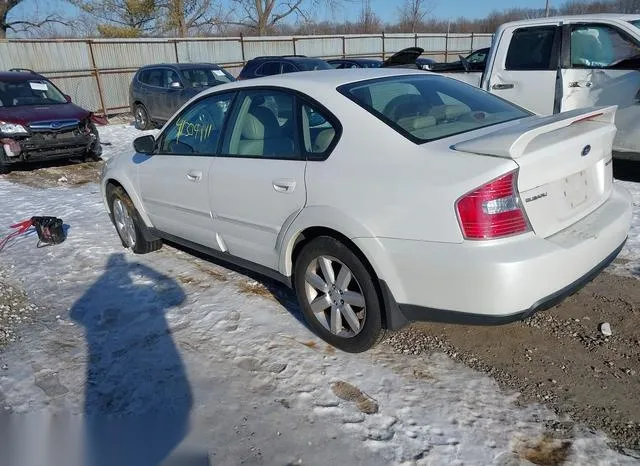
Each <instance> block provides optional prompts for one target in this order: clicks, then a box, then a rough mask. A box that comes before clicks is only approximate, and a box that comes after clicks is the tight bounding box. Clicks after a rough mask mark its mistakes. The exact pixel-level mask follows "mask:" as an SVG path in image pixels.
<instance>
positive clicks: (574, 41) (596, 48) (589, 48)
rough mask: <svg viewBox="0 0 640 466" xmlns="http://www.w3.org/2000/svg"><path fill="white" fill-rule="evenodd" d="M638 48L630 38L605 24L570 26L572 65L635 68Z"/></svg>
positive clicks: (574, 66)
mask: <svg viewBox="0 0 640 466" xmlns="http://www.w3.org/2000/svg"><path fill="white" fill-rule="evenodd" d="M639 53H640V47H639V46H638V44H637V43H636V42H635V41H634V40H633V39H632V38H631V37H628V36H626V35H624V34H622V33H621V32H620V31H618V30H616V29H614V28H613V27H611V26H607V25H604V24H594V25H586V24H585V25H579V26H574V27H573V28H572V29H571V66H572V67H573V68H628V69H637V68H638V61H639V60H638V58H639V57H638V54H639Z"/></svg>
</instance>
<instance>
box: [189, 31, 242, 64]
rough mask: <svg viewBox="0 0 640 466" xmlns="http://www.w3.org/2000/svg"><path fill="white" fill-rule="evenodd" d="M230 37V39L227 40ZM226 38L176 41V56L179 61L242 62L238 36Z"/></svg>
mask: <svg viewBox="0 0 640 466" xmlns="http://www.w3.org/2000/svg"><path fill="white" fill-rule="evenodd" d="M229 39H232V40H229ZM229 39H227V40H206V41H204V40H197V41H181V42H178V58H179V60H180V62H181V63H195V62H211V63H239V62H242V48H241V47H240V38H239V37H238V38H237V39H235V38H229Z"/></svg>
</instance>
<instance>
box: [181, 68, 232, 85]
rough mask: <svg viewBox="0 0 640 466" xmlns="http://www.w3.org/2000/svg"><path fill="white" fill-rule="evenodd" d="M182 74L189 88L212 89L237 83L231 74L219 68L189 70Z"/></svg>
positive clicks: (183, 71)
mask: <svg viewBox="0 0 640 466" xmlns="http://www.w3.org/2000/svg"><path fill="white" fill-rule="evenodd" d="M181 73H182V77H183V78H184V80H185V84H186V85H187V87H212V86H217V85H218V84H224V83H229V82H231V81H235V79H234V77H233V76H231V74H229V73H228V72H227V71H225V70H222V69H218V68H188V69H185V70H182V72H181Z"/></svg>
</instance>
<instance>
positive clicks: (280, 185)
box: [273, 180, 296, 193]
mask: <svg viewBox="0 0 640 466" xmlns="http://www.w3.org/2000/svg"><path fill="white" fill-rule="evenodd" d="M273 189H275V190H276V191H277V192H279V193H291V192H293V191H294V190H295V189H296V182H295V181H293V180H274V181H273Z"/></svg>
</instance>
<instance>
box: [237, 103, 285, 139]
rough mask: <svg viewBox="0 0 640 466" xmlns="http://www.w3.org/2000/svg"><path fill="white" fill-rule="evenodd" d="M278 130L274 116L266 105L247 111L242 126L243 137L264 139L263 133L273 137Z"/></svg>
mask: <svg viewBox="0 0 640 466" xmlns="http://www.w3.org/2000/svg"><path fill="white" fill-rule="evenodd" d="M279 131H280V125H279V124H278V120H277V119H276V116H275V115H274V114H273V112H272V111H271V110H269V109H268V108H266V107H261V106H258V107H253V108H251V109H250V110H249V113H247V116H246V117H245V120H244V125H243V127H242V137H243V139H255V140H258V139H264V138H265V134H266V135H268V136H269V137H275V136H277V135H278V133H279Z"/></svg>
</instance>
